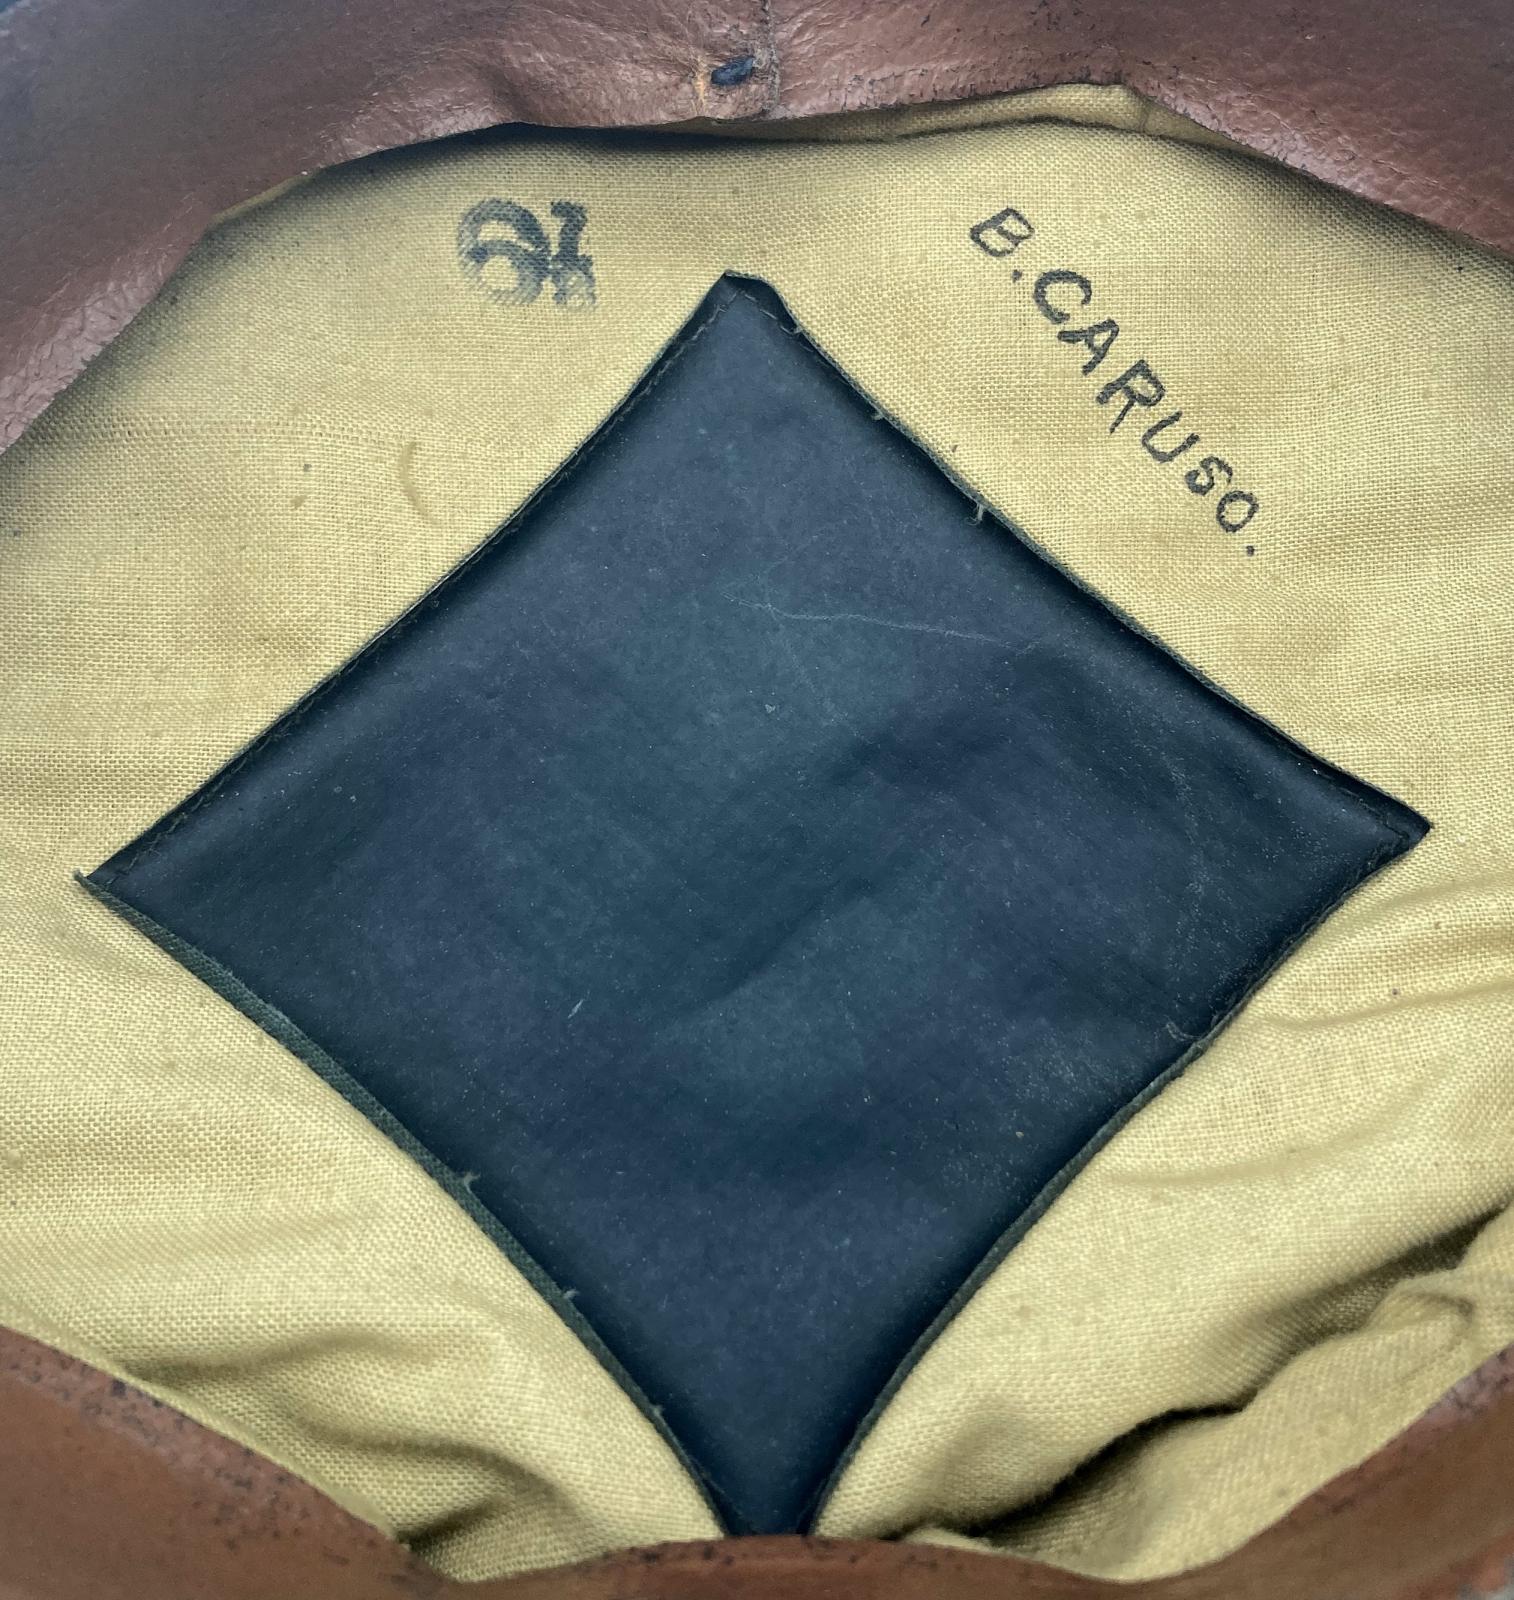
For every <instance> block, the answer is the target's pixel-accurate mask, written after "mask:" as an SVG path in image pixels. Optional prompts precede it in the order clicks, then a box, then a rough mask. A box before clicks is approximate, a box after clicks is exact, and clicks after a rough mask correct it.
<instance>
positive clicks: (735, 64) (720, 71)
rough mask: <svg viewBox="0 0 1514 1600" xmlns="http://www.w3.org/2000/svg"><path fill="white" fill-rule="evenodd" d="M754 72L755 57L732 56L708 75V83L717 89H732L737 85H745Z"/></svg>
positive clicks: (755, 66)
mask: <svg viewBox="0 0 1514 1600" xmlns="http://www.w3.org/2000/svg"><path fill="white" fill-rule="evenodd" d="M756 70H757V57H756V56H734V57H732V59H731V60H729V61H725V62H722V63H721V64H720V66H718V67H716V68H715V69H714V71H712V72H711V73H710V82H711V83H712V84H713V85H714V86H715V87H716V88H717V89H734V88H735V87H736V86H737V84H741V83H745V82H746V81H747V79H748V78H750V77H751V75H752V74H753V73H754V72H755V71H756Z"/></svg>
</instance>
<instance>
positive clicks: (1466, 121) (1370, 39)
mask: <svg viewBox="0 0 1514 1600" xmlns="http://www.w3.org/2000/svg"><path fill="white" fill-rule="evenodd" d="M1066 82H1094V83H1124V84H1127V85H1129V86H1130V87H1131V88H1134V89H1136V90H1138V91H1140V92H1141V93H1142V94H1145V95H1147V96H1149V97H1150V98H1152V99H1153V100H1156V101H1158V102H1160V103H1161V104H1163V105H1165V106H1167V107H1169V108H1171V109H1173V110H1176V111H1179V112H1182V113H1184V114H1186V115H1188V116H1190V117H1192V118H1194V119H1195V120H1196V121H1198V122H1201V123H1203V124H1205V125H1206V126H1208V127H1211V128H1214V129H1217V130H1219V131H1220V132H1223V133H1225V134H1228V135H1230V136H1231V137H1232V138H1235V139H1238V140H1240V141H1242V142H1243V143H1246V144H1249V145H1251V146H1253V147H1254V148H1256V149H1258V150H1261V151H1264V152H1265V153H1267V154H1268V155H1271V156H1275V157H1277V158H1278V159H1279V160H1281V161H1285V162H1287V163H1289V164H1290V165H1293V166H1296V167H1299V168H1301V169H1303V170H1305V171H1308V172H1311V173H1314V174H1315V175H1316V176H1319V177H1321V178H1324V179H1327V180H1328V181H1330V182H1332V183H1337V184H1341V185H1344V186H1345V187H1348V188H1351V189H1354V190H1356V191H1357V192H1359V193H1361V194H1364V195H1367V196H1368V197H1370V198H1372V199H1374V200H1380V201H1383V202H1385V203H1387V204H1389V205H1393V206H1397V207H1399V208H1401V209H1403V210H1406V211H1410V212H1414V213H1416V214H1418V215H1420V216H1423V217H1427V218H1429V219H1430V220H1431V221H1434V222H1438V223H1441V224H1443V225H1445V226H1447V227H1450V228H1456V229H1460V230H1462V231H1464V232H1466V233H1469V234H1472V235H1474V236H1476V237H1478V238H1480V239H1482V240H1484V241H1486V242H1487V243H1489V244H1491V245H1493V246H1495V247H1497V248H1500V249H1505V250H1514V167H1511V165H1510V163H1509V162H1508V160H1507V152H1508V150H1509V148H1510V146H1511V144H1514V92H1511V91H1514V6H1510V5H1509V4H1508V0H1375V3H1373V4H1370V5H1369V4H1365V3H1360V4H1351V5H1329V4H1325V3H1323V0H1315V3H1314V4H1298V5H1289V6H1267V5H1256V4H1254V3H1252V0H1143V3H1142V4H1141V5H1139V6H1134V5H1130V4H1128V3H1126V0H1036V3H1035V4H1027V5H1020V4H1016V5H1004V4H999V3H997V0H867V3H863V0H722V3H719V4H717V3H715V0H428V3H426V4H422V5H418V4H415V3H413V0H259V3H258V4H256V5H238V6H217V5H206V4H204V3H203V0H18V3H16V4H15V5H13V6H12V7H11V8H10V9H9V10H5V9H3V7H0V151H3V152H4V159H3V161H0V285H3V289H0V448H3V447H4V446H5V445H6V444H8V443H10V442H11V441H12V440H13V439H15V437H16V436H17V435H18V434H19V433H20V431H21V429H22V428H23V427H24V426H25V425H26V423H27V422H28V421H30V419H31V418H32V417H34V416H35V415H36V414H37V413H38V412H39V411H41V410H42V408H43V407H44V406H45V405H46V404H47V403H48V401H49V400H51V399H52V397H53V396H54V395H55V394H57V393H58V391H59V390H60V389H62V388H63V387H64V386H65V385H66V384H68V383H69V382H70V381H72V379H73V378H74V377H76V376H77V375H78V373H79V371H80V370H81V369H82V368H83V366H84V364H85V363H86V362H87V361H88V360H89V359H90V358H91V357H93V356H94V355H95V354H97V353H98V352H99V351H100V350H101V349H103V348H104V347H105V345H106V344H108V343H109V342H110V340H111V339H112V338H114V337H115V335H116V334H117V333H119V332H120V331H121V329H122V328H123V327H125V325H126V324H127V323H128V322H129V321H130V320H131V318H132V317H133V316H134V315H135V314H136V312H137V311H139V310H140V309H141V307H142V306H143V305H144V304H145V303H146V302H147V301H148V300H149V299H150V298H151V297H152V296H153V294H154V293H156V291H157V290H158V288H159V287H160V286H161V285H162V283H163V281H164V280H165V278H166V277H167V276H168V274H169V273H170V272H171V271H172V270H173V268H174V267H175V266H176V265H177V264H178V263H179V261H180V260H182V259H183V257H184V255H185V253H186V252H187V251H188V249H189V248H190V247H191V245H193V243H194V242H195V240H196V239H198V238H199V237H200V235H201V234H202V233H203V232H204V231H205V229H206V228H207V227H208V226H209V225H210V223H211V221H212V220H213V218H214V217H216V216H217V215H218V214H220V213H222V212H225V211H227V210H229V209H231V208H232V207H234V206H236V205H239V204H241V203H242V202H244V201H246V200H247V199H249V198H250V197H252V196H254V195H257V194H260V193H262V192H263V191H265V190H267V189H270V188H272V187H274V186H275V185H277V184H279V183H281V182H283V181H285V180H287V179H289V178H290V177H292V176H295V175H297V174H300V173H306V172H311V171H315V170H317V169H318V168H321V167H324V166H329V165H331V164H332V163H335V162H339V161H345V160H349V159H351V158H353V157H356V156H359V155H364V154H368V153H370V152H372V151H375V150H380V149H384V148H386V147H389V146H395V145H403V144H411V143H414V142H417V141H419V140H423V139H434V138H438V137H441V136H443V135H446V134H453V133H459V132H462V131H464V130H467V129H473V128H479V127H484V126H489V125H492V124H496V123H501V122H510V121H526V122H535V123H543V124H555V125H562V126H586V127H590V126H592V127H600V126H610V125H616V124H630V123H641V124H648V123H670V122H682V121H686V120H689V119H692V118H701V117H702V118H717V119H722V120H752V119H758V118H762V117H794V116H809V115H814V114H816V113H820V112H827V111H836V110H843V109H850V110H858V109H864V108H875V107H882V106H892V105H901V104H906V103H918V102H922V101H928V100H947V99H962V98H965V97H968V96H972V95H982V94H988V93H997V92H1000V91H1007V90H1016V89H1025V88H1034V87H1042V86H1045V85H1049V84H1055V83H1066Z"/></svg>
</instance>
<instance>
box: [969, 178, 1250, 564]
mask: <svg viewBox="0 0 1514 1600" xmlns="http://www.w3.org/2000/svg"><path fill="white" fill-rule="evenodd" d="M1035 233H1036V230H1035V227H1034V225H1033V224H1032V223H1031V222H1030V221H1029V220H1028V219H1027V217H1026V216H1025V214H1024V212H1022V211H1017V210H1016V209H1015V208H1014V207H1013V206H1006V207H1005V208H1004V209H1003V210H1002V211H996V212H995V213H994V214H993V216H991V217H985V218H984V220H983V221H982V222H976V223H974V224H973V226H972V227H971V228H969V229H968V230H967V236H968V238H969V239H971V240H972V242H973V243H974V244H975V245H976V246H977V247H978V249H979V250H981V251H982V252H983V254H984V255H986V256H992V257H994V258H995V259H996V260H1003V259H1004V258H1005V257H1007V256H1012V255H1014V254H1015V253H1016V251H1018V250H1019V249H1020V248H1021V247H1022V246H1023V245H1025V244H1026V243H1028V242H1029V241H1030V240H1031V239H1033V238H1034V237H1035ZM1032 270H1033V269H1032V268H1030V267H1028V266H1027V267H1021V266H1016V267H1012V268H1011V269H1010V273H1009V278H1010V282H1011V283H1019V282H1020V281H1021V280H1022V279H1025V278H1028V277H1030V274H1031V272H1032ZM1030 294H1031V298H1032V300H1033V301H1034V302H1035V307H1036V310H1037V311H1039V312H1040V313H1041V315H1042V316H1043V317H1044V318H1045V319H1046V321H1047V322H1048V323H1050V324H1051V326H1052V327H1054V328H1055V329H1056V330H1057V338H1058V339H1060V340H1061V341H1062V343H1063V344H1067V345H1072V346H1073V347H1074V348H1076V349H1078V350H1079V351H1080V352H1081V354H1082V357H1083V359H1082V361H1081V363H1080V366H1081V369H1082V372H1083V376H1084V377H1089V376H1091V375H1092V374H1093V373H1095V372H1099V373H1100V377H1101V379H1103V380H1104V381H1102V382H1101V383H1100V384H1099V387H1098V388H1097V389H1095V390H1094V396H1093V397H1094V401H1095V403H1096V404H1098V405H1101V406H1108V407H1111V408H1112V412H1111V419H1110V423H1109V431H1110V432H1111V433H1118V432H1120V431H1121V429H1122V428H1123V427H1124V424H1125V422H1126V420H1127V418H1129V417H1131V416H1132V415H1134V416H1135V418H1136V424H1137V426H1139V425H1140V424H1141V423H1145V424H1146V425H1145V427H1144V428H1141V431H1140V440H1141V448H1142V449H1143V450H1144V451H1145V452H1146V454H1147V455H1148V456H1150V457H1151V459H1152V460H1153V461H1155V462H1156V463H1157V464H1158V465H1160V466H1169V465H1171V464H1172V463H1173V462H1177V461H1181V462H1182V463H1183V466H1184V468H1185V469H1186V470H1184V472H1183V475H1182V480H1183V483H1184V484H1185V485H1186V486H1187V488H1188V490H1189V491H1190V493H1192V494H1195V495H1197V496H1198V497H1199V498H1200V499H1202V500H1204V501H1205V502H1206V503H1208V504H1210V505H1211V506H1212V507H1213V510H1214V520H1215V521H1216V522H1217V523H1218V524H1219V525H1220V527H1222V528H1223V529H1224V530H1225V532H1226V533H1239V532H1240V531H1241V529H1242V528H1244V527H1245V526H1246V525H1247V524H1248V523H1249V522H1250V521H1251V520H1252V518H1253V517H1255V516H1256V514H1257V512H1258V511H1259V510H1260V509H1261V503H1260V502H1259V501H1258V499H1257V497H1256V495H1255V494H1254V493H1253V492H1252V491H1251V490H1250V489H1246V488H1242V487H1240V486H1238V485H1237V483H1236V472H1235V468H1234V467H1232V466H1231V464H1230V463H1229V462H1228V461H1227V460H1226V459H1225V458H1224V457H1223V456H1219V455H1213V454H1210V453H1207V452H1206V451H1205V448H1204V445H1203V441H1202V439H1201V438H1200V436H1199V435H1198V434H1197V433H1195V432H1193V431H1192V430H1191V429H1188V428H1185V427H1183V426H1181V424H1182V421H1183V413H1182V411H1181V410H1177V411H1166V412H1165V414H1163V415H1153V413H1155V412H1158V411H1159V410H1164V409H1165V408H1164V407H1163V402H1164V401H1166V399H1167V385H1166V384H1165V383H1163V381H1162V380H1161V378H1159V377H1158V376H1157V374H1156V373H1155V372H1154V371H1153V370H1152V368H1151V366H1150V364H1149V363H1148V362H1147V361H1146V360H1144V359H1142V360H1139V361H1133V362H1131V363H1130V365H1129V366H1127V367H1125V368H1124V370H1123V371H1121V372H1120V373H1119V374H1118V376H1114V377H1110V376H1108V373H1109V371H1112V370H1113V368H1108V369H1105V370H1104V371H1103V372H1100V369H1101V368H1103V367H1104V363H1105V361H1106V360H1107V358H1108V356H1109V354H1110V352H1111V351H1112V350H1113V349H1114V347H1115V344H1116V342H1117V341H1118V339H1119V337H1120V325H1119V323H1118V322H1117V321H1116V320H1115V319H1114V318H1113V317H1106V316H1100V315H1098V314H1097V313H1096V311H1095V310H1094V309H1093V302H1094V299H1095V294H1094V286H1093V283H1092V281H1091V280H1090V279H1089V278H1087V277H1085V276H1084V274H1083V273H1081V272H1075V271H1073V270H1072V269H1071V268H1068V267H1049V268H1047V269H1046V270H1045V271H1042V272H1039V273H1036V275H1035V277H1034V278H1033V279H1032V280H1031V285H1030ZM1119 364H1120V363H1119V362H1118V361H1116V362H1115V363H1114V364H1113V365H1114V366H1119ZM1134 431H1135V430H1134V429H1132V430H1131V433H1132V435H1133V433H1134ZM1210 496H1214V498H1213V499H1212V500H1211V499H1210ZM1254 548H1255V547H1254V546H1251V545H1248V546H1247V547H1246V554H1247V555H1250V554H1251V553H1252V551H1253V550H1254Z"/></svg>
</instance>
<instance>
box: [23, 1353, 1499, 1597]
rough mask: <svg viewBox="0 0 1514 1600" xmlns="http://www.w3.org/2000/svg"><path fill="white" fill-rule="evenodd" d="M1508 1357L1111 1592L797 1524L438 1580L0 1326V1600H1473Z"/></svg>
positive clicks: (1487, 1534)
mask: <svg viewBox="0 0 1514 1600" xmlns="http://www.w3.org/2000/svg"><path fill="white" fill-rule="evenodd" d="M1511 1485H1514V1352H1505V1354H1504V1355H1502V1356H1499V1357H1496V1358H1495V1359H1494V1360H1492V1361H1490V1362H1488V1363H1487V1364H1486V1365H1485V1366H1483V1367H1482V1368H1481V1370H1480V1371H1479V1372H1477V1373H1476V1374H1475V1375H1474V1376H1473V1377H1471V1378H1469V1379H1468V1380H1467V1381H1466V1382H1465V1383H1463V1384H1461V1385H1460V1386H1459V1387H1458V1388H1457V1389H1455V1390H1453V1391H1452V1393H1451V1394H1450V1395H1449V1396H1447V1398H1446V1399H1445V1400H1444V1401H1442V1402H1441V1404H1440V1405H1438V1406H1437V1407H1436V1408H1435V1409H1434V1410H1432V1411H1431V1412H1429V1413H1428V1414H1427V1415H1426V1416H1425V1417H1423V1418H1422V1419H1421V1420H1420V1421H1419V1422H1418V1423H1416V1424H1415V1425H1414V1426H1413V1427H1412V1428H1410V1429H1409V1430H1408V1431H1407V1432H1405V1433H1404V1434H1402V1435H1401V1436H1400V1437H1399V1438H1398V1439H1397V1440H1395V1441H1394V1442H1393V1443H1392V1444H1390V1445H1389V1446H1388V1447H1387V1448H1386V1449H1384V1450H1382V1451H1381V1452H1379V1453H1378V1455H1376V1456H1375V1457H1374V1458H1373V1459H1372V1460H1370V1461H1368V1462H1367V1463H1366V1464H1365V1465H1363V1466H1361V1467H1358V1468H1357V1469H1356V1470H1355V1471H1353V1472H1348V1473H1346V1474H1345V1475H1344V1476H1342V1477H1340V1478H1337V1479H1336V1480H1335V1481H1334V1482H1333V1483H1331V1484H1329V1485H1328V1486H1327V1487H1325V1488H1324V1489H1321V1490H1320V1491H1319V1492H1318V1493H1317V1494H1315V1495H1313V1496H1311V1497H1310V1498H1309V1499H1308V1500H1306V1501H1304V1502H1303V1504H1301V1505H1300V1506H1298V1507H1297V1508H1296V1509H1295V1510H1294V1511H1293V1512H1291V1513H1290V1514H1289V1515H1288V1516H1286V1517H1284V1518H1283V1520H1282V1521H1281V1522H1279V1523H1278V1524H1276V1525H1275V1526H1274V1527H1272V1528H1270V1529H1268V1530H1267V1531H1266V1532H1265V1533H1263V1534H1261V1535H1260V1536H1259V1537H1258V1538H1256V1539H1254V1540H1253V1541H1252V1542H1251V1543H1250V1544H1248V1545H1246V1546H1245V1547H1244V1548H1243V1549H1241V1550H1239V1551H1237V1552H1236V1553H1235V1554H1234V1555H1232V1556H1229V1557H1227V1558H1226V1559H1225V1560H1223V1561H1220V1562H1216V1563H1215V1564H1213V1565H1211V1566H1208V1567H1203V1568H1199V1569H1197V1570H1195V1571H1193V1572H1190V1573H1186V1574H1184V1575H1182V1576H1180V1577H1176V1578H1168V1579H1162V1580H1158V1581H1155V1582H1151V1583H1140V1584H1111V1583H1104V1582H1099V1581H1097V1580H1093V1579H1087V1578H1079V1577H1076V1576H1074V1575H1072V1574H1070V1573H1065V1572H1061V1571H1058V1570H1056V1569H1054V1568H1051V1567H1045V1566H1040V1565H1037V1564H1033V1563H1030V1562H1024V1561H1019V1560H1015V1559H1012V1558H1009V1557H1000V1556H985V1555H978V1554H974V1553H971V1552H966V1551H959V1550H947V1549H940V1548H932V1547H929V1546H924V1545H896V1544H866V1543H848V1542H840V1541H827V1540H806V1539H797V1538H781V1539H743V1540H727V1541H724V1542H721V1543H715V1544H690V1545H670V1546H665V1547H663V1548H661V1549H657V1550H644V1551H632V1552H629V1553H628V1554H626V1555H623V1556H617V1557H615V1558H612V1559H610V1560H606V1561H600V1562H596V1563H593V1564H592V1565H589V1566H584V1567H576V1568H572V1569H568V1570H564V1571H557V1572H546V1573H536V1574H532V1575H530V1576H527V1577H522V1578H516V1579H511V1580H502V1581H498V1582H493V1583H483V1584H461V1583H453V1582H449V1581H448V1580H447V1579H444V1578H442V1577H440V1576H438V1575H437V1574H436V1573H434V1572H432V1571H430V1570H429V1569H428V1568H426V1567H424V1566H423V1565H422V1564H421V1563H420V1562H419V1561H417V1560H416V1559H415V1558H414V1557H413V1556H411V1555H410V1554H409V1553H408V1552H407V1551H405V1550H403V1549H402V1548H401V1547H400V1546H399V1545H396V1544H394V1543H392V1542H390V1541H389V1540H388V1539H386V1538H384V1537H383V1536H382V1535H381V1534H379V1533H378V1532H376V1531H375V1530H374V1529H373V1528H371V1527H369V1526H368V1525H367V1524H365V1523H363V1522H360V1521H359V1520H357V1519H356V1518H355V1517H352V1516H350V1515H348V1514H347V1513H346V1512H345V1511H343V1510H341V1509H340V1508H339V1507H338V1506H336V1505H335V1504H333V1503H332V1502H331V1501H330V1500H328V1499H326V1498H325V1496H323V1495H321V1494H319V1493H318V1492H317V1491H316V1490H314V1489H312V1488H310V1487H309V1486H308V1485H306V1484H304V1483H302V1482H300V1481H299V1480H298V1479H295V1478H292V1477H291V1476H290V1475H289V1474H288V1473H286V1472H283V1471H281V1470H280V1469H279V1468H278V1467H276V1466H275V1465H274V1464H273V1463H272V1462H270V1461H266V1460H264V1459H263V1458H262V1457H260V1456H257V1455H254V1454H252V1453H251V1452H250V1451H247V1450H244V1449H242V1448H241V1447H240V1446H238V1445H235V1444H232V1443H230V1442H229V1441H228V1440H226V1439H223V1438H221V1437H220V1436H219V1435H217V1434H214V1433H211V1432H209V1431H207V1430H206V1429H204V1428H201V1427H199V1426H198V1425H196V1424H195V1423H193V1422H190V1421H189V1420H188V1419H187V1418H186V1417H183V1416H181V1415H180V1414H179V1413H178V1412H176V1411H173V1410H172V1409H170V1408H169V1407H167V1406H164V1405H162V1404H160V1403H158V1402H157V1401H154V1400H150V1399H149V1398H148V1397H147V1396H145V1395H143V1394H142V1393H140V1392H139V1391H138V1390H136V1389H133V1388H131V1387H130V1386H129V1385H127V1384H123V1383H120V1382H117V1381H115V1380H112V1379H111V1378H109V1377H107V1376H106V1375H105V1374H104V1373H101V1372H98V1371H96V1370H94V1369H93V1368H91V1367H87V1366H85V1365H83V1364H82V1363H80V1362H77V1361H74V1360H72V1359H70V1358H69V1357H66V1356H63V1355H60V1354H58V1353H57V1352H55V1351H52V1350H49V1349H47V1348H46V1347H45V1346H42V1345H39V1344H35V1343H33V1342H32V1341H31V1340H28V1339H24V1338H22V1337H21V1336H20V1335H18V1334H14V1333H4V1332H0V1600H383V1597H386V1596H387V1597H390V1600H393V1597H394V1596H408V1597H411V1600H469V1597H472V1600H1481V1597H1483V1596H1488V1597H1493V1596H1496V1595H1498V1594H1499V1591H1500V1586H1502V1585H1504V1584H1506V1583H1508V1582H1510V1581H1511V1579H1514V1492H1511Z"/></svg>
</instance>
